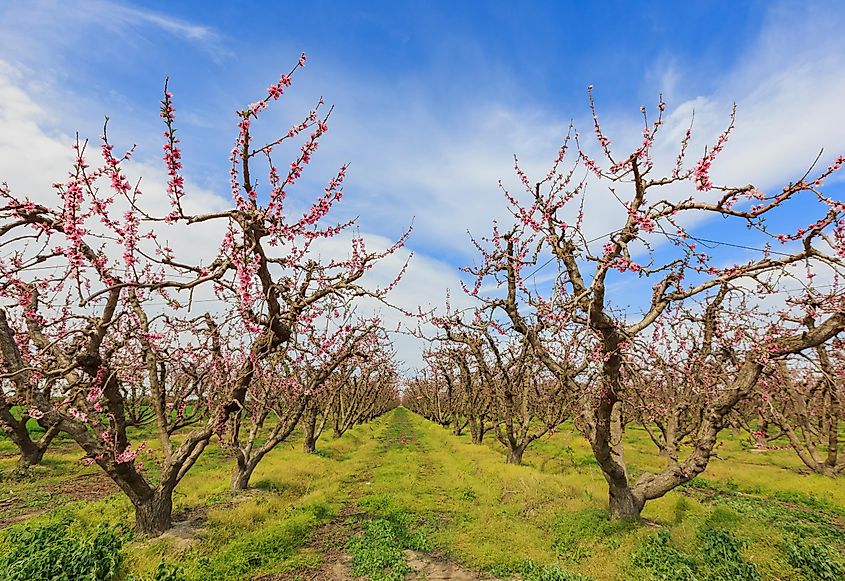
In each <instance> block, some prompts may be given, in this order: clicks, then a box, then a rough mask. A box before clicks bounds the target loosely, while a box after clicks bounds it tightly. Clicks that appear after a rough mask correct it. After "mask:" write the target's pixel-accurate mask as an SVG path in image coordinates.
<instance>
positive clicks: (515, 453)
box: [508, 446, 525, 465]
mask: <svg viewBox="0 0 845 581" xmlns="http://www.w3.org/2000/svg"><path fill="white" fill-rule="evenodd" d="M524 453H525V448H524V447H523V446H515V447H512V448H508V464H516V465H521V464H522V455H523V454H524Z"/></svg>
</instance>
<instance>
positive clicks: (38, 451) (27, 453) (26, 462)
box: [18, 443, 47, 470]
mask: <svg viewBox="0 0 845 581" xmlns="http://www.w3.org/2000/svg"><path fill="white" fill-rule="evenodd" d="M46 451H47V446H39V445H37V444H34V443H33V445H32V446H31V447H30V446H27V447H26V448H24V447H21V457H20V458H18V468H20V469H22V470H25V469H27V468H29V467H30V466H37V465H38V464H41V460H43V459H44V452H46Z"/></svg>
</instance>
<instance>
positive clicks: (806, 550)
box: [784, 537, 845, 581]
mask: <svg viewBox="0 0 845 581" xmlns="http://www.w3.org/2000/svg"><path fill="white" fill-rule="evenodd" d="M784 552H785V553H786V557H787V559H788V561H789V564H790V565H792V566H793V567H795V568H796V569H798V570H799V571H801V574H802V575H803V576H804V579H806V580H807V581H837V580H838V579H845V559H843V557H842V553H841V552H838V551H834V550H833V549H831V548H830V547H829V546H827V545H824V544H822V543H819V542H816V541H812V540H806V539H801V538H798V537H795V538H792V539H789V540H787V541H786V542H785V543H784Z"/></svg>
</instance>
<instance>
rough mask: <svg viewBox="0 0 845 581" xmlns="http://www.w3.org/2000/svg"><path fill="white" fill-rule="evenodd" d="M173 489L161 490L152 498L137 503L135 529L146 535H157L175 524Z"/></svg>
mask: <svg viewBox="0 0 845 581" xmlns="http://www.w3.org/2000/svg"><path fill="white" fill-rule="evenodd" d="M172 514H173V491H172V490H160V491H157V492H156V493H155V494H154V495H153V496H152V497H151V498H149V499H146V500H144V501H141V502H139V503H138V504H136V505H135V530H136V531H137V532H138V533H140V534H142V535H146V536H150V537H157V536H158V535H160V534H162V533H163V532H164V531H166V530H168V529H169V528H170V527H171V526H173V523H172V520H171V517H172Z"/></svg>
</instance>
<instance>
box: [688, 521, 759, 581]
mask: <svg viewBox="0 0 845 581" xmlns="http://www.w3.org/2000/svg"><path fill="white" fill-rule="evenodd" d="M699 536H700V538H701V541H702V545H701V553H702V555H703V557H704V563H705V565H706V566H707V568H708V569H709V571H708V574H707V576H706V577H705V579H707V580H712V581H719V580H722V579H732V580H735V581H760V574H759V573H758V572H757V567H756V566H755V565H754V564H753V563H748V562H746V561H745V559H744V558H743V556H742V549H743V547H744V544H743V543H742V542H741V541H740V540H739V539H737V538H736V537H735V536H734V535H733V533H731V532H730V531H727V530H724V529H705V530H702V531H701V532H700V534H699Z"/></svg>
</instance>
